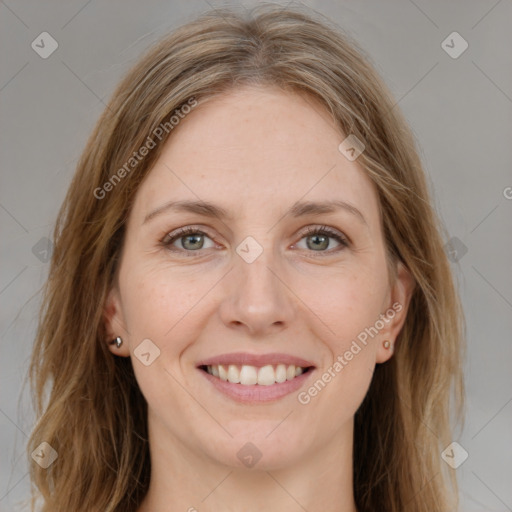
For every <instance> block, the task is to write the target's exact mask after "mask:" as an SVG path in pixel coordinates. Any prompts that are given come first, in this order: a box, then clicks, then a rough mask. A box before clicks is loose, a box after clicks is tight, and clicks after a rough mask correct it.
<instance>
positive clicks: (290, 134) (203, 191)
mask: <svg viewBox="0 0 512 512" xmlns="http://www.w3.org/2000/svg"><path fill="white" fill-rule="evenodd" d="M345 137H346V135H342V134H340V133H339V132H338V131H337V130H336V129H335V127H334V124H333V122H332V121H331V119H330V117H329V115H328V114H327V113H326V112H325V111H324V110H323V109H322V108H321V107H320V106H319V105H317V104H316V103H315V102H314V101H313V100H312V99H310V98H304V97H302V96H298V95H295V94H291V93H285V92H281V91H280V90H277V89H274V88H252V87H245V88H242V89H238V90H237V91H235V92H231V93H229V94H226V95H223V96H220V97H217V98H214V99H210V100H209V101H207V102H205V103H204V104H201V105H199V106H198V107H196V108H195V109H194V110H193V111H192V112H191V113H189V114H188V115H187V116H186V117H185V118H184V119H182V120H181V121H180V124H179V125H178V126H177V127H175V128H174V130H173V133H172V136H171V137H170V138H169V139H168V141H167V143H166V145H165V147H164V150H163V153H162V154H161V156H160V158H159V159H158V161H157V163H156V165H155V166H154V168H153V169H152V170H151V172H150V173H149V174H148V176H147V178H146V179H145V181H144V182H143V184H142V185H141V187H140V189H139V190H138V192H137V195H136V198H135V202H134V205H133V208H132V210H131V213H130V216H129V219H128V223H127V231H126V238H125V242H124V247H123V253H122V258H121V261H120V268H119V274H118V283H117V284H116V287H115V288H114V289H113V290H112V291H111V293H110V295H109V298H108V303H107V307H106V309H105V311H106V319H107V325H108V328H109V332H110V333H111V334H112V336H114V337H115V336H121V337H122V338H123V340H124V344H123V345H122V347H121V349H117V348H115V347H114V348H111V350H112V352H114V353H115V354H117V355H124V356H130V357H131V358H132V364H133V367H134V371H135V375H136V378H137V381H138V384H139V386H140V389H141V391H142V393H143V395H144V396H145V398H146V400H147V403H148V422H149V425H150V432H151V436H153V439H152V442H153V443H157V444H158V445H159V446H163V445H165V444H168V445H170V446H173V447H175V448H176V449H177V450H178V451H181V452H182V453H188V454H189V455H190V454H193V455H194V456H196V457H197V458H198V460H205V461H209V462H210V463H212V462H216V463H222V464H227V465H229V466H238V467H241V466H242V465H244V464H245V465H246V466H247V467H251V464H254V463H256V462H257V464H258V465H259V467H263V468H267V469H271V468H283V467H286V466H289V465H290V464H293V463H297V462H298V461H307V460H308V459H311V458H312V457H315V456H316V455H317V454H318V453H321V452H323V451H324V450H326V449H328V448H332V447H333V444H338V445H340V444H343V443H347V442H348V440H350V435H351V432H352V430H351V429H352V425H353V416H354V414H355V412H356V410H357V408H358V407H359V405H360V404H361V402H362V400H363V398H364V396H365V394H366V392H367V389H368V386H369V384H370V381H371V379H372V375H373V371H374V368H375V365H376V363H382V362H384V361H386V360H387V359H388V358H389V357H390V356H391V353H392V349H391V350H389V349H388V350H386V349H385V348H384V347H383V344H382V343H383V341H384V340H386V339H388V340H390V341H391V342H394V341H395V339H396V337H397V335H398V332H399V330H400V328H401V326H402V324H403V321H404V319H405V313H406V310H407V305H408V301H409V297H410V292H411V280H410V278H409V276H408V274H407V272H406V271H405V270H404V268H403V267H402V266H401V265H400V266H398V267H397V268H398V278H397V281H396V282H395V283H394V284H393V283H392V285H390V283H389V275H388V270H387V265H386V254H385V245H384V239H383V233H382V231H381V228H380V218H379V210H378V198H377V195H376V192H375V190H374V187H373V185H372V182H371V181H370V180H369V178H368V177H367V176H366V175H365V173H364V172H363V170H362V168H361V167H360V166H359V164H358V163H357V160H354V161H351V160H349V159H348V158H347V157H346V156H345V155H346V154H347V152H346V151H344V154H342V152H341V151H340V149H339V146H340V143H341V142H342V141H343V140H344V139H345ZM345 149H346V148H345ZM105 200H108V198H107V199H105ZM333 202H339V204H341V205H342V206H341V207H337V206H334V207H332V206H331V207H329V208H327V207H326V204H327V203H333ZM172 203H177V204H176V205H175V206H172ZM199 203H207V204H206V205H203V206H200V205H199ZM180 204H181V205H182V206H180ZM186 205H188V206H186ZM343 205H345V206H343ZM212 212H215V213H216V215H213V214H212ZM180 228H190V232H188V233H179V232H178V230H179V229H180ZM315 229H318V230H319V231H320V232H319V233H316V234H315V233H314V232H313V231H314V230H315ZM308 230H309V231H308ZM338 237H339V238H338ZM219 365H220V366H219ZM299 368H301V369H299ZM306 370H307V371H306ZM208 372H209V373H208ZM301 372H302V374H300V373H301ZM226 379H228V380H226ZM240 379H241V380H242V382H237V381H239V380H240ZM258 379H259V380H258ZM276 381H277V382H276ZM248 443H251V444H248Z"/></svg>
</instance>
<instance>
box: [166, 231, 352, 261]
mask: <svg viewBox="0 0 512 512" xmlns="http://www.w3.org/2000/svg"><path fill="white" fill-rule="evenodd" d="M187 235H206V236H207V237H208V238H210V239H212V240H213V237H212V236H210V235H209V234H208V233H207V232H205V231H203V230H201V229H198V228H196V227H194V226H187V227H185V228H180V229H178V230H176V231H175V232H174V233H168V234H166V235H165V236H164V238H163V239H162V240H161V241H160V244H161V245H162V246H164V247H165V248H166V249H168V250H170V251H172V252H178V253H179V252H181V253H185V254H188V255H190V256H193V255H194V254H193V253H195V252H200V251H201V249H199V250H197V251H190V250H187V249H177V248H171V245H172V244H173V243H174V242H175V241H176V240H179V239H180V238H184V237H186V236H187ZM313 235H328V237H329V238H334V239H335V240H336V241H337V242H339V243H340V245H341V247H338V248H336V249H330V250H327V251H318V252H319V254H320V255H322V254H329V255H330V254H332V253H334V252H338V251H340V250H343V249H345V248H347V247H349V245H350V244H349V241H348V240H347V238H345V237H344V236H343V235H341V234H340V233H338V232H337V231H335V230H334V229H332V228H329V227H328V226H321V227H319V226H311V227H309V228H307V229H306V230H305V231H304V232H303V233H302V235H301V238H300V240H302V239H303V238H305V237H308V236H313ZM309 252H313V253H315V252H317V251H309Z"/></svg>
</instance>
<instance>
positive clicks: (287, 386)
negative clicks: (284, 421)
mask: <svg viewBox="0 0 512 512" xmlns="http://www.w3.org/2000/svg"><path fill="white" fill-rule="evenodd" d="M199 371H200V372H201V373H202V374H203V375H204V376H205V377H206V378H207V379H208V380H209V381H210V382H211V383H212V384H213V385H214V386H215V387H216V388H217V389H218V390H219V391H220V392H221V393H223V394H224V395H226V396H228V397H229V398H232V399H233V400H235V401H237V402H242V403H246V404H257V403H263V402H271V401H275V400H279V399H280V398H283V397H285V396H286V395H289V394H290V393H293V392H294V391H297V390H298V389H299V388H300V387H301V386H302V385H303V384H304V382H305V380H306V379H308V378H309V376H310V375H311V374H312V373H313V371H314V370H313V369H310V370H308V371H307V372H306V373H302V374H300V375H299V376H298V377H294V378H293V379H292V380H287V381H285V382H280V383H277V382H276V383H275V384H272V385H270V386H260V385H259V384H254V385H251V386H244V385H243V384H233V383H232V382H228V381H224V380H222V379H219V378H218V377H214V376H213V375H210V374H209V373H207V372H205V371H204V370H201V369H199Z"/></svg>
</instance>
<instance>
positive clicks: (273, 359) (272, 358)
mask: <svg viewBox="0 0 512 512" xmlns="http://www.w3.org/2000/svg"><path fill="white" fill-rule="evenodd" d="M219 364H222V365H228V364H236V365H239V366H243V365H248V366H266V365H270V364H272V365H275V364H286V365H292V364H293V365H295V366H301V367H302V368H307V367H310V366H314V364H313V363H311V362H310V361H306V360H305V359H302V358H300V357H296V356H293V355H291V354H280V353H272V354H248V353H246V352H233V353H231V354H221V355H219V356H215V357H210V358H208V359H204V360H202V361H199V362H198V363H197V366H198V367H199V366H214V365H219Z"/></svg>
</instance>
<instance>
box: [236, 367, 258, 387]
mask: <svg viewBox="0 0 512 512" xmlns="http://www.w3.org/2000/svg"><path fill="white" fill-rule="evenodd" d="M256 383H258V384H259V381H258V371H257V369H256V368H255V367H254V366H246V365H245V364H244V365H243V366H242V369H241V370H240V384H243V385H244V386H252V385H253V384H256Z"/></svg>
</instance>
